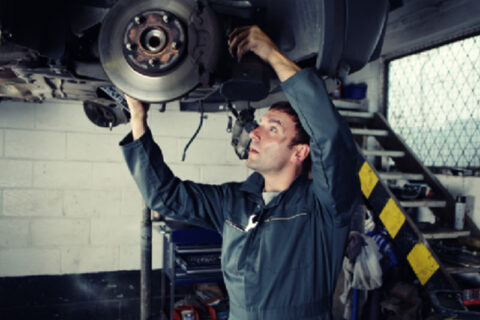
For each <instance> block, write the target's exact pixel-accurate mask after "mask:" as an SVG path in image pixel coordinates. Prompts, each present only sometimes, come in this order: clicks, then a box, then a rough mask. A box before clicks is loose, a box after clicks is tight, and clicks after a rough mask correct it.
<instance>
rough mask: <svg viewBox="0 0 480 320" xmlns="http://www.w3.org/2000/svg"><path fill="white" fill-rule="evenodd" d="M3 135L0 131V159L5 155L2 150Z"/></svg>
mask: <svg viewBox="0 0 480 320" xmlns="http://www.w3.org/2000/svg"><path fill="white" fill-rule="evenodd" d="M4 136H5V135H4V134H3V130H0V157H3V155H4V154H5V151H4V150H3V145H4V144H3V140H4Z"/></svg>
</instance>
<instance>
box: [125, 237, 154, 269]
mask: <svg viewBox="0 0 480 320" xmlns="http://www.w3.org/2000/svg"><path fill="white" fill-rule="evenodd" d="M158 234H159V233H156V232H153V233H152V268H153V269H160V268H162V265H163V263H162V254H163V253H162V249H163V242H162V237H160V236H159V235H158ZM140 261H141V247H140V245H134V246H123V245H122V246H120V259H119V266H118V269H119V270H139V269H140V263H141V262H140Z"/></svg>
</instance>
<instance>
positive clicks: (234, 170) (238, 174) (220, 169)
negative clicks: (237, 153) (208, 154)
mask: <svg viewBox="0 0 480 320" xmlns="http://www.w3.org/2000/svg"><path fill="white" fill-rule="evenodd" d="M200 172H201V181H202V182H203V183H209V184H221V183H224V182H232V181H237V182H240V181H244V180H245V179H246V178H247V169H246V167H244V166H202V167H201V169H200Z"/></svg>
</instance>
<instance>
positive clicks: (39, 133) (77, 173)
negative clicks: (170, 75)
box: [0, 101, 249, 277]
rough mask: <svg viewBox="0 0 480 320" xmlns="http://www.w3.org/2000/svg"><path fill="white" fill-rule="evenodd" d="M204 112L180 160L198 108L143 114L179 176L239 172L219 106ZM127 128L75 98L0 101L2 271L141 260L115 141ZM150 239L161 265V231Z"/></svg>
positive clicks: (136, 219)
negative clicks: (100, 121) (108, 125)
mask: <svg viewBox="0 0 480 320" xmlns="http://www.w3.org/2000/svg"><path fill="white" fill-rule="evenodd" d="M207 117H208V118H207V119H205V120H204V123H203V128H202V130H201V131H200V134H199V135H198V136H197V138H196V139H195V141H194V142H193V143H192V144H191V145H190V148H189V150H188V152H187V157H186V161H185V162H182V161H181V157H182V154H183V148H184V146H185V145H186V143H187V142H188V140H189V139H190V137H191V136H192V134H193V133H194V132H195V130H196V128H197V126H198V123H199V119H200V115H199V113H185V112H179V111H178V105H175V104H172V105H169V106H167V111H166V112H165V113H160V112H158V111H157V110H151V111H150V115H149V123H150V127H151V129H152V132H153V133H154V137H155V139H156V141H157V142H158V143H159V144H160V146H161V147H162V150H163V153H164V155H165V158H166V160H167V163H169V165H170V166H171V168H172V170H173V171H174V172H175V173H176V174H177V175H178V176H179V177H181V178H182V179H190V180H194V181H199V182H203V183H221V182H225V181H241V180H243V179H245V178H246V177H247V175H248V173H249V171H248V169H247V168H246V167H245V165H244V163H243V162H242V161H240V160H238V159H237V157H236V155H235V154H234V151H233V149H232V148H231V147H230V140H229V139H230V136H229V135H228V134H227V133H226V126H227V115H226V114H225V113H221V114H208V115H207ZM128 131H129V127H128V126H125V125H122V126H120V127H117V128H114V129H113V130H112V131H109V130H108V129H104V128H99V127H96V126H95V125H93V124H92V123H90V121H89V120H88V119H87V118H86V116H85V114H84V112H83V106H82V105H81V103H72V102H64V103H63V102H62V103H58V102H55V103H52V102H48V103H43V104H28V103H17V102H9V101H7V102H2V103H0V277H5V276H22V275H40V274H67V273H84V272H97V271H114V270H131V269H138V268H139V266H140V249H139V248H140V217H141V209H142V200H141V197H140V195H139V192H138V191H137V189H136V186H135V184H134V182H133V179H132V178H131V177H130V174H129V172H128V169H127V167H126V165H125V164H124V162H123V156H122V154H121V151H120V148H119V147H118V142H119V141H120V140H121V139H122V138H123V136H124V135H125V134H126V133H127V132H128ZM153 241H154V245H153V250H154V253H153V254H154V256H153V266H154V268H160V267H161V264H162V262H161V254H160V252H161V251H160V250H161V238H160V236H159V235H158V234H156V233H154V239H153Z"/></svg>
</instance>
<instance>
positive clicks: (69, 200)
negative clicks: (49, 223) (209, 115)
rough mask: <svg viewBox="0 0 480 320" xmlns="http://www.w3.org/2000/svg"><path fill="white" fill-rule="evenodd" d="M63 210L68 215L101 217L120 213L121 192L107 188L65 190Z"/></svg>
mask: <svg viewBox="0 0 480 320" xmlns="http://www.w3.org/2000/svg"><path fill="white" fill-rule="evenodd" d="M63 206H64V207H63V211H64V214H65V216H68V217H101V216H113V215H118V214H120V211H121V209H122V192H120V191H108V190H105V191H104V190H98V191H92V190H66V191H65V192H64V198H63Z"/></svg>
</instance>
